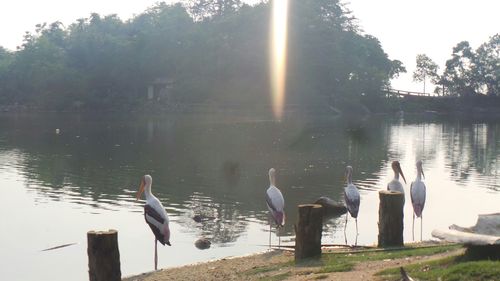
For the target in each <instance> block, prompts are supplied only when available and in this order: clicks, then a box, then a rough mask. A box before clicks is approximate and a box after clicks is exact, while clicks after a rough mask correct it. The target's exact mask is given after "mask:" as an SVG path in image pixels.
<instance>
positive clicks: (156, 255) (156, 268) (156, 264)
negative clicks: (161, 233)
mask: <svg viewBox="0 0 500 281" xmlns="http://www.w3.org/2000/svg"><path fill="white" fill-rule="evenodd" d="M155 270H158V239H156V238H155Z"/></svg>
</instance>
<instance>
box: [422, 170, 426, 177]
mask: <svg viewBox="0 0 500 281" xmlns="http://www.w3.org/2000/svg"><path fill="white" fill-rule="evenodd" d="M422 176H423V177H424V179H425V175H424V171H422Z"/></svg>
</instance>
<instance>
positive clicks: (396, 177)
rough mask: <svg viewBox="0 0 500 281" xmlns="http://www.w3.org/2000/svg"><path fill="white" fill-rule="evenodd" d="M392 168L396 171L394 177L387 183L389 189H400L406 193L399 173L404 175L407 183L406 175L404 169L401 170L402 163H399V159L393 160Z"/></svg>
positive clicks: (399, 190)
mask: <svg viewBox="0 0 500 281" xmlns="http://www.w3.org/2000/svg"><path fill="white" fill-rule="evenodd" d="M392 170H393V171H394V178H393V179H392V180H391V181H390V182H389V183H388V184H387V190H390V191H398V192H401V193H403V194H405V190H404V188H403V184H402V183H401V182H400V181H399V175H401V177H403V180H404V182H405V184H406V179H405V175H404V174H403V170H401V165H400V164H399V161H393V162H392Z"/></svg>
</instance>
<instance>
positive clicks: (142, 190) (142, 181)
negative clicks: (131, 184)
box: [137, 180, 144, 200]
mask: <svg viewBox="0 0 500 281" xmlns="http://www.w3.org/2000/svg"><path fill="white" fill-rule="evenodd" d="M143 192H144V180H141V186H139V191H138V192H137V200H139V198H141V194H142V193H143Z"/></svg>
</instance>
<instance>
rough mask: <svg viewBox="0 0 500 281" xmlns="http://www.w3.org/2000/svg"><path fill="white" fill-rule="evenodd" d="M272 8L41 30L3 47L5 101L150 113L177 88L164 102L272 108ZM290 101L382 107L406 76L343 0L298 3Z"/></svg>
mask: <svg viewBox="0 0 500 281" xmlns="http://www.w3.org/2000/svg"><path fill="white" fill-rule="evenodd" d="M270 14H271V13H270V3H269V2H261V3H259V4H256V5H254V6H249V5H246V4H242V2H241V1H240V0H186V1H183V4H180V3H177V4H172V5H169V4H165V3H163V2H162V3H158V4H156V5H154V6H152V7H150V8H149V9H147V10H146V11H145V12H143V13H142V14H139V15H137V16H136V17H134V18H132V19H131V20H128V21H122V20H121V19H120V18H118V17H117V16H116V15H107V16H101V15H99V14H96V13H93V14H91V15H90V16H89V17H88V18H82V19H78V20H77V21H76V22H75V23H73V24H71V25H69V26H68V27H64V26H63V25H62V24H61V23H60V22H54V23H52V24H45V23H43V24H39V25H37V26H36V31H35V32H34V33H29V32H28V33H26V34H25V37H24V42H23V44H22V46H20V47H19V49H18V50H17V51H15V52H12V53H10V52H6V50H4V49H0V81H1V82H2V83H0V102H2V103H3V104H20V105H25V106H32V107H35V108H39V109H49V110H122V109H125V108H133V107H136V106H144V105H146V104H147V103H148V101H147V99H146V93H147V88H148V86H149V85H152V83H153V82H154V81H157V80H158V79H163V80H165V79H168V80H169V81H173V87H172V88H171V90H170V95H171V96H170V98H169V99H168V100H167V99H164V100H161V101H159V102H156V100H155V106H157V107H165V106H168V105H169V103H173V102H175V103H205V102H208V101H209V102H211V103H217V104H221V105H226V104H229V105H233V104H244V105H246V106H249V105H251V106H261V105H266V104H268V103H269V88H270V86H269V61H270V58H269V56H270V40H269V39H270V38H269V29H270V27H269V23H270ZM288 30H289V48H288V51H289V52H288V66H289V67H288V74H287V93H288V94H287V95H288V98H287V101H288V102H289V103H294V104H304V103H305V104H316V105H317V104H325V102H326V103H333V102H334V101H335V100H349V101H351V102H359V101H361V100H362V101H363V102H366V103H368V104H376V102H375V101H376V100H380V99H381V98H382V97H383V94H382V92H381V91H380V89H381V88H383V87H385V86H387V85H388V83H389V79H390V78H391V77H395V76H397V74H398V73H399V72H402V71H404V67H403V66H402V64H401V62H399V61H391V60H389V59H388V56H387V54H386V53H385V52H384V51H383V49H382V47H381V46H380V42H379V41H378V40H377V38H375V37H373V36H370V35H364V34H361V32H360V31H359V28H358V26H357V24H356V19H355V18H354V17H353V16H352V14H351V12H350V11H349V10H348V9H347V7H346V6H345V5H344V4H342V3H341V2H340V1H339V0H334V1H331V0H320V1H318V0H300V1H299V0H292V1H290V15H289V28H288Z"/></svg>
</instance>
